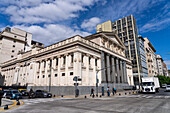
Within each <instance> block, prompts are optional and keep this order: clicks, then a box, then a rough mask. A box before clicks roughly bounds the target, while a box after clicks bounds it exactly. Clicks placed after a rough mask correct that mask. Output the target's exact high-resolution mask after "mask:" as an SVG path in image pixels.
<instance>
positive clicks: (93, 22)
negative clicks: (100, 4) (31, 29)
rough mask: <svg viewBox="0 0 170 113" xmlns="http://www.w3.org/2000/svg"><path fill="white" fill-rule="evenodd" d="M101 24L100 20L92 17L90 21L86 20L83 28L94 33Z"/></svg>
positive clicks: (82, 25)
mask: <svg viewBox="0 0 170 113" xmlns="http://www.w3.org/2000/svg"><path fill="white" fill-rule="evenodd" d="M100 22H101V20H100V18H98V17H92V18H90V19H88V20H84V22H83V23H82V24H81V28H83V29H86V30H87V31H93V30H94V29H95V28H96V25H97V24H99V23H100Z"/></svg>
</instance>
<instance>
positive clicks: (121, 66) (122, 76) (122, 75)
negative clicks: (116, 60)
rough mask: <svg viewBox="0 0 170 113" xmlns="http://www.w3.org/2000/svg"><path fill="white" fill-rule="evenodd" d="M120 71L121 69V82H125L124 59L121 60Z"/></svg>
mask: <svg viewBox="0 0 170 113" xmlns="http://www.w3.org/2000/svg"><path fill="white" fill-rule="evenodd" d="M120 71H121V82H122V83H123V82H124V81H123V79H124V72H123V62H122V60H120Z"/></svg>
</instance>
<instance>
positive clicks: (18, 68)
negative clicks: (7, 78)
mask: <svg viewBox="0 0 170 113" xmlns="http://www.w3.org/2000/svg"><path fill="white" fill-rule="evenodd" d="M16 68H17V71H18V73H17V81H16V85H18V79H19V71H20V67H16Z"/></svg>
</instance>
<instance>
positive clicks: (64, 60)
mask: <svg viewBox="0 0 170 113" xmlns="http://www.w3.org/2000/svg"><path fill="white" fill-rule="evenodd" d="M65 63H66V56H64V57H63V64H65Z"/></svg>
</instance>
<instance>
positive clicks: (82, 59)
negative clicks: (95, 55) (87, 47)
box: [81, 55, 84, 63]
mask: <svg viewBox="0 0 170 113" xmlns="http://www.w3.org/2000/svg"><path fill="white" fill-rule="evenodd" d="M83 58H84V55H82V56H81V62H82V63H83Z"/></svg>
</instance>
